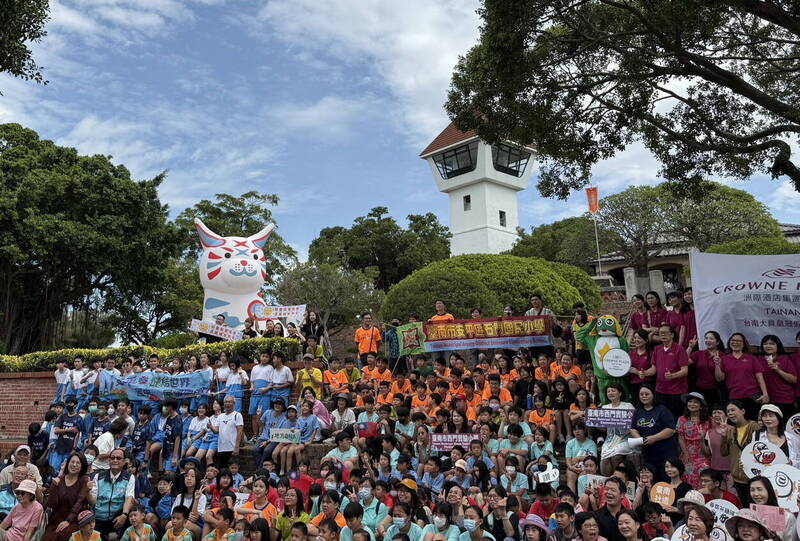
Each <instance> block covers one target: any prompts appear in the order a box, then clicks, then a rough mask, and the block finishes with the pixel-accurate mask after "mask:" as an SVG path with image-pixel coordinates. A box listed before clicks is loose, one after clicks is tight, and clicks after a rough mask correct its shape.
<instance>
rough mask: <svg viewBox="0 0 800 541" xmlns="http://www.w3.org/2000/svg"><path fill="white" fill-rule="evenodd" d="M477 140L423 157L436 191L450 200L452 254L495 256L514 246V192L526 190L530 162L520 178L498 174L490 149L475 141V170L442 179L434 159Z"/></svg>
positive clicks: (471, 138)
mask: <svg viewBox="0 0 800 541" xmlns="http://www.w3.org/2000/svg"><path fill="white" fill-rule="evenodd" d="M451 127H452V125H451ZM448 129H449V128H448ZM445 131H447V130H445ZM443 133H444V132H443ZM476 140H477V139H476V138H475V137H474V136H472V137H465V138H464V139H461V140H459V141H458V142H453V143H451V144H449V145H447V146H444V147H441V148H438V149H437V150H434V151H431V152H428V153H424V154H423V157H424V158H425V159H427V161H428V163H429V165H430V167H431V174H433V177H434V179H435V180H436V186H437V188H438V189H439V191H441V192H443V193H446V194H447V195H448V197H449V198H450V205H449V207H450V232H451V233H452V235H453V237H452V238H451V240H450V252H451V254H452V255H461V254H497V253H500V252H503V251H505V250H509V249H510V248H511V247H512V246H513V245H514V242H516V240H517V238H518V237H517V226H518V225H519V214H518V203H517V192H519V191H521V190H524V189H525V188H527V187H528V181H529V179H530V175H531V170H532V169H533V164H532V163H530V161H531V160H529V163H528V164H527V166H526V167H525V170H524V172H523V173H522V175H521V176H519V177H517V176H515V175H511V174H508V173H504V172H501V171H497V170H496V169H495V168H494V163H493V160H492V146H491V145H488V144H486V143H484V142H483V141H478V149H477V156H476V158H477V159H476V162H475V169H474V170H472V171H467V172H464V173H462V174H460V175H457V176H455V177H451V178H442V175H441V174H440V173H439V170H438V168H437V167H436V163H435V160H434V158H435V157H436V156H438V155H441V153H442V152H446V151H448V150H450V149H453V148H458V147H459V146H461V145H464V144H468V143H471V142H474V141H476ZM525 150H526V151H528V152H532V151H531V150H530V149H525ZM531 158H532V157H531ZM465 196H469V209H468V210H467V209H466V208H465V201H464V198H465ZM500 211H503V212H504V213H505V225H501V221H500Z"/></svg>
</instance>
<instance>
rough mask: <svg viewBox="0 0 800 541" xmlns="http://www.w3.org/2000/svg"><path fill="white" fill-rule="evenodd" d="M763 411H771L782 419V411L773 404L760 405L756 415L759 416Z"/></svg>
mask: <svg viewBox="0 0 800 541" xmlns="http://www.w3.org/2000/svg"><path fill="white" fill-rule="evenodd" d="M765 411H771V412H772V413H774V414H775V415H777V416H778V417H780V418H781V419H783V412H782V411H781V409H780V408H779V407H778V406H776V405H775V404H764V405H763V406H761V409H760V410H758V416H759V417H761V414H762V413H764V412H765Z"/></svg>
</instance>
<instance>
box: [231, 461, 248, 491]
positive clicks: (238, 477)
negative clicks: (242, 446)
mask: <svg viewBox="0 0 800 541" xmlns="http://www.w3.org/2000/svg"><path fill="white" fill-rule="evenodd" d="M228 471H230V472H231V479H233V488H234V489H236V490H239V485H241V484H242V483H244V476H243V475H242V474H241V473H239V461H238V460H231V461H230V462H228Z"/></svg>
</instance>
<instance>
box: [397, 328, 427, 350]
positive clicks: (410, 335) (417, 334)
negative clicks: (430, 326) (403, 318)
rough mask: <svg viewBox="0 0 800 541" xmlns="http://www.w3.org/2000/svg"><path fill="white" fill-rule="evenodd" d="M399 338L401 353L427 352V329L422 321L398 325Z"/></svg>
mask: <svg viewBox="0 0 800 541" xmlns="http://www.w3.org/2000/svg"><path fill="white" fill-rule="evenodd" d="M397 340H398V342H399V343H400V355H417V354H419V353H425V331H423V329H422V323H421V322H417V323H408V324H407V325H400V326H399V327H397Z"/></svg>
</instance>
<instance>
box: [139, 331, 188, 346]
mask: <svg viewBox="0 0 800 541" xmlns="http://www.w3.org/2000/svg"><path fill="white" fill-rule="evenodd" d="M196 340H197V338H196V337H195V336H194V335H193V334H191V333H188V332H181V333H176V334H168V335H166V336H162V337H161V338H156V339H155V340H153V341H152V342H150V345H151V346H153V347H154V348H158V349H176V348H182V347H186V346H189V345H191V344H194V343H195V341H196Z"/></svg>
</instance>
